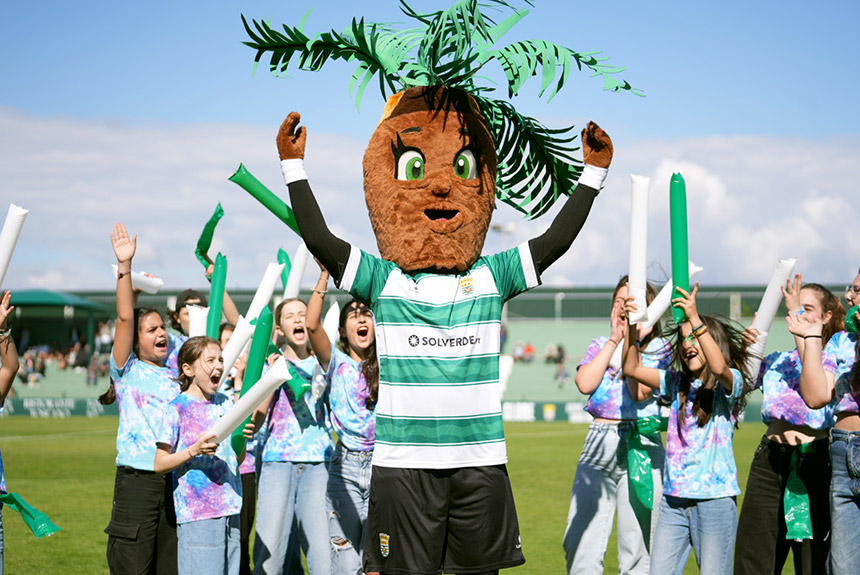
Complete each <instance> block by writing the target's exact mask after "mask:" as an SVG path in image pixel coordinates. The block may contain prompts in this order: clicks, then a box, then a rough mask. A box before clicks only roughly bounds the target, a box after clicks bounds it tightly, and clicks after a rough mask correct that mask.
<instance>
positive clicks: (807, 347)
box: [786, 314, 836, 409]
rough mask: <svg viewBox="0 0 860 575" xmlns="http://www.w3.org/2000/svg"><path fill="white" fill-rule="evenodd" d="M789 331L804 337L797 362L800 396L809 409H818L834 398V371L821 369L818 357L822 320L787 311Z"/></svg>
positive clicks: (822, 327)
mask: <svg viewBox="0 0 860 575" xmlns="http://www.w3.org/2000/svg"><path fill="white" fill-rule="evenodd" d="M786 319H787V321H788V331H790V332H791V333H792V334H793V335H794V336H795V337H798V338H800V339H802V340H803V342H804V345H803V352H802V355H801V356H800V363H801V365H802V366H803V369H802V370H801V372H800V396H801V397H802V398H803V401H804V402H805V403H806V405H807V406H808V407H809V408H810V409H820V408H822V407H824V406H826V405H827V404H828V403H830V402H831V401H832V400H833V396H834V395H836V385H835V380H836V376H835V374H833V373H831V372H829V371H827V370H826V369H824V363H823V362H822V361H821V352H822V348H821V344H822V342H823V341H824V339H823V338H822V332H823V330H824V324H823V323H821V322H820V321H814V322H811V321H808V320H807V319H806V318H804V317H803V316H802V315H799V316H798V315H795V314H789V315H788V317H787V318H786Z"/></svg>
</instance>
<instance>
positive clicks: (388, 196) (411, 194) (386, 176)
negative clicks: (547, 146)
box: [364, 87, 496, 272]
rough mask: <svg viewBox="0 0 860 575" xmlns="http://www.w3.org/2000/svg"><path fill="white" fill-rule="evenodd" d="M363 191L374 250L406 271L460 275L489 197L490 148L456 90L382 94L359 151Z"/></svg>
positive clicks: (485, 221)
mask: <svg viewBox="0 0 860 575" xmlns="http://www.w3.org/2000/svg"><path fill="white" fill-rule="evenodd" d="M364 195H365V200H366V201H367V208H368V211H369V213H370V222H371V224H372V225H373V231H374V233H375V234H376V241H377V244H378V246H379V253H380V255H381V256H382V257H383V258H385V259H387V260H389V261H392V262H394V263H396V264H397V265H398V266H400V267H401V268H402V269H403V270H405V271H419V270H427V271H430V270H433V271H442V272H461V271H464V270H466V269H468V268H469V267H470V266H471V265H472V264H473V263H475V261H476V260H477V259H478V256H480V255H481V248H482V247H483V245H484V238H485V237H486V235H487V229H488V228H489V226H490V218H491V216H492V213H493V207H494V205H495V199H496V149H495V146H494V145H493V140H492V138H491V137H490V133H489V131H488V130H487V127H486V125H485V123H484V120H483V117H482V116H481V112H480V110H479V109H478V106H477V104H476V102H475V100H474V98H472V97H471V96H470V95H469V94H467V93H466V92H464V91H462V90H458V89H446V88H430V87H416V88H409V89H407V90H404V91H403V92H399V93H397V94H395V95H394V96H392V97H391V98H389V101H388V104H387V106H386V108H385V112H384V114H383V118H382V121H381V122H380V123H379V126H378V127H377V128H376V131H375V132H374V133H373V136H372V137H371V138H370V144H368V146H367V151H366V152H365V154H364Z"/></svg>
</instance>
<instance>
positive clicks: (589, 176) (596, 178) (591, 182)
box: [578, 164, 609, 192]
mask: <svg viewBox="0 0 860 575" xmlns="http://www.w3.org/2000/svg"><path fill="white" fill-rule="evenodd" d="M608 173H609V168H598V167H597V166H592V165H591V164H585V168H583V170H582V175H581V176H579V182H578V183H579V184H582V185H583V186H588V187H589V188H594V189H595V190H597V191H598V192H599V191H600V188H602V187H603V181H604V180H605V179H606V174H608Z"/></svg>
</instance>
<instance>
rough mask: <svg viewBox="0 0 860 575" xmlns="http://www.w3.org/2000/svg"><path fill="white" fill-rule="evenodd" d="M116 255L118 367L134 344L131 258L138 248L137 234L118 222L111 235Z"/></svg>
mask: <svg viewBox="0 0 860 575" xmlns="http://www.w3.org/2000/svg"><path fill="white" fill-rule="evenodd" d="M110 241H111V243H112V244H113V253H114V254H115V255H116V264H117V280H116V334H115V335H114V342H113V359H114V361H115V362H116V365H117V367H122V366H124V365H125V363H126V362H127V361H128V358H129V356H130V355H131V353H132V350H133V346H134V300H135V298H134V293H133V291H132V287H131V260H132V258H133V257H134V252H135V250H136V249H137V234H135V235H133V236H132V237H131V238H129V236H128V231H126V229H125V226H124V225H122V224H121V223H117V224H116V225H115V226H114V227H113V233H111V235H110Z"/></svg>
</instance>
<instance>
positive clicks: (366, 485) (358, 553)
mask: <svg viewBox="0 0 860 575" xmlns="http://www.w3.org/2000/svg"><path fill="white" fill-rule="evenodd" d="M372 459H373V451H350V450H349V449H347V448H346V447H344V446H343V445H341V444H340V443H338V444H337V447H336V448H335V452H334V458H333V459H332V460H331V462H330V463H329V469H328V493H327V496H326V502H327V504H328V511H329V534H330V535H331V546H332V563H331V570H332V573H333V574H334V575H360V574H361V559H362V555H363V552H364V529H365V527H366V526H367V504H368V502H369V501H370V475H371V461H372Z"/></svg>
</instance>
